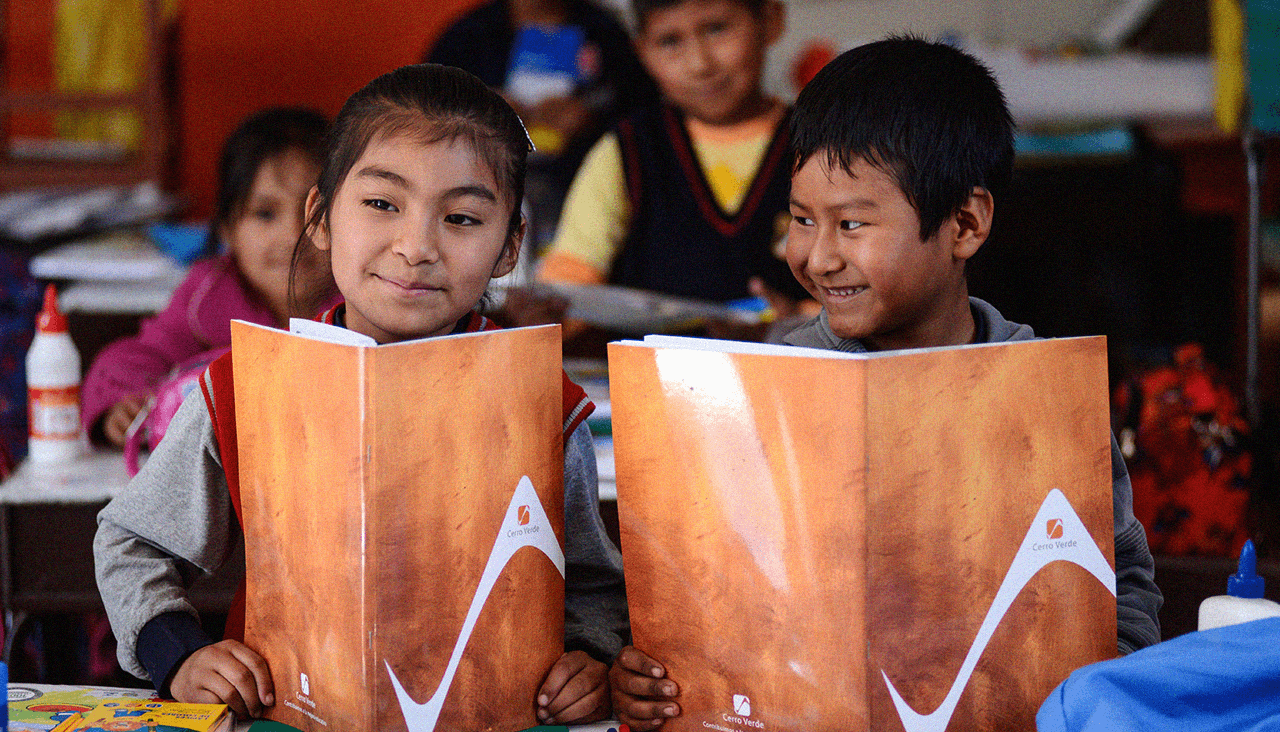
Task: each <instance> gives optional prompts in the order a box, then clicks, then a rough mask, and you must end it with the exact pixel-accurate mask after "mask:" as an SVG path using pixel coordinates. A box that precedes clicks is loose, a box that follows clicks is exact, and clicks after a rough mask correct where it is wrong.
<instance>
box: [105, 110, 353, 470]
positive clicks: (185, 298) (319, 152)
mask: <svg viewBox="0 0 1280 732" xmlns="http://www.w3.org/2000/svg"><path fill="white" fill-rule="evenodd" d="M327 124H328V123H327V120H325V118H324V116H323V115H321V114H320V113H319V112H314V111H311V110H308V109H290V108H278V109H268V110H264V111H262V112H259V113H257V114H255V115H253V116H252V117H249V118H248V119H246V120H245V121H244V122H242V123H241V124H240V126H239V127H238V128H236V130H235V131H234V132H232V133H231V136H230V137H229V138H228V139H227V143H226V145H225V146H224V147H223V149H222V159H221V161H220V162H219V165H218V193H217V200H216V203H215V210H214V214H213V219H212V221H210V223H209V237H208V241H207V244H206V249H207V251H208V252H209V253H213V252H215V251H217V250H218V249H219V246H220V244H221V243H225V245H226V249H227V251H226V253H225V254H220V255H218V256H214V257H211V258H209V259H204V260H201V261H199V262H196V263H195V264H194V265H193V266H192V267H191V271H190V273H189V274H188V275H187V277H186V279H185V280H183V282H182V284H181V285H179V286H178V289H177V290H175V291H174V293H173V298H172V299H171V300H170V301H169V306H168V307H167V308H165V310H164V312H162V313H160V314H159V315H157V316H156V317H154V318H150V319H148V320H146V321H144V322H143V323H142V327H141V330H140V331H139V333H138V335H136V336H133V337H130V338H124V339H121V340H119V341H116V342H115V343H112V344H111V345H110V346H108V347H107V348H105V349H103V350H102V352H101V353H100V354H98V357H97V358H96V359H94V362H93V366H92V368H90V369H89V373H88V374H87V375H86V376H85V381H84V409H83V411H82V412H81V420H82V421H83V423H84V428H85V432H86V434H89V435H92V436H94V437H95V439H96V441H99V442H101V441H103V440H104V439H105V441H107V442H111V443H113V444H115V445H119V446H123V445H124V443H125V433H126V431H127V430H128V428H129V425H130V423H132V422H133V419H134V417H136V416H137V414H138V412H139V411H141V410H142V408H143V406H144V405H145V404H146V402H147V399H148V398H149V397H150V396H152V394H153V392H154V391H155V388H156V387H157V386H158V385H159V384H160V382H161V381H163V379H164V378H165V377H166V376H168V375H169V373H170V372H171V371H172V370H173V369H174V367H175V366H178V365H180V364H182V363H184V362H187V361H188V360H190V359H192V358H193V357H195V356H198V355H200V354H202V353H206V352H208V351H210V350H214V349H220V348H227V347H229V346H230V345H231V329H230V326H229V323H230V322H231V320H232V319H234V318H239V319H241V320H248V321H250V322H253V323H258V324H261V325H284V324H287V322H288V318H289V315H290V308H289V297H288V283H289V262H290V258H289V257H290V254H291V253H292V252H293V248H294V244H295V243H296V242H297V240H298V236H299V234H300V233H301V232H302V217H303V203H304V201H305V199H306V195H307V191H308V190H309V189H310V188H311V187H312V186H313V185H315V182H316V177H317V175H318V174H319V170H320V161H321V159H322V157H323V155H324V135H325V128H326V126H327ZM311 312H314V311H311ZM311 312H308V313H307V314H308V315H310V314H311Z"/></svg>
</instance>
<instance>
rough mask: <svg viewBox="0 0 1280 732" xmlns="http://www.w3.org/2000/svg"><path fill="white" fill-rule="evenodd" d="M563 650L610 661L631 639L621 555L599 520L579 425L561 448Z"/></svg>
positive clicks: (589, 452)
mask: <svg viewBox="0 0 1280 732" xmlns="http://www.w3.org/2000/svg"><path fill="white" fill-rule="evenodd" d="M564 536H565V539H564V543H565V552H564V553H565V587H564V595H565V598H564V635H565V650H570V651H573V650H582V651H586V652H587V653H588V654H590V655H591V656H592V657H593V658H596V659H597V660H600V661H603V662H605V663H612V662H613V659H614V658H615V657H616V656H617V655H618V653H619V651H621V650H622V646H624V645H626V644H627V643H630V642H631V626H630V623H629V622H628V620H627V595H626V589H625V587H624V586H623V581H622V555H621V553H619V552H618V548H617V547H616V546H614V544H613V542H612V541H611V540H610V539H609V537H608V535H607V534H605V530H604V522H603V521H602V520H601V519H600V486H599V483H598V481H597V478H596V456H595V450H594V448H593V447H592V443H591V432H590V431H589V430H588V429H587V426H586V424H585V423H584V424H581V425H579V426H578V428H577V429H576V430H574V432H573V434H572V435H571V436H570V437H569V441H568V442H567V443H565V446H564Z"/></svg>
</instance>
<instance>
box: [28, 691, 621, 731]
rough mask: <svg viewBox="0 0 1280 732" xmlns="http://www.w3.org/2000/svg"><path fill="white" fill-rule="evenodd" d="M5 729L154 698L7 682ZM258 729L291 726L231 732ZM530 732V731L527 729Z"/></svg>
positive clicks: (42, 726)
mask: <svg viewBox="0 0 1280 732" xmlns="http://www.w3.org/2000/svg"><path fill="white" fill-rule="evenodd" d="M8 691H9V695H8V696H9V717H10V721H9V729H10V730H11V732H48V730H51V729H53V728H54V727H55V726H57V724H58V722H59V721H61V719H62V718H65V715H64V714H63V713H59V712H57V711H56V710H49V711H41V712H36V711H33V710H32V709H31V707H32V706H33V705H34V706H36V707H37V708H39V707H42V706H46V705H47V706H50V707H52V706H55V705H56V706H69V707H72V708H74V707H90V708H92V707H93V706H96V703H97V702H98V701H99V700H102V699H110V698H113V697H128V698H132V699H154V698H155V694H154V693H152V692H151V691H150V690H149V689H118V688H110V687H101V686H55V685H50V684H23V683H13V684H9V689H8ZM259 728H261V729H263V730H264V732H265V730H267V729H271V730H278V729H293V728H292V727H284V726H283V725H275V724H267V723H262V724H256V723H253V722H239V723H237V724H236V728H235V732H250V731H251V730H252V731H254V732H256V730H258V729H259ZM618 728H619V725H618V723H617V722H598V723H596V724H587V725H581V726H574V727H570V728H569V729H571V730H573V731H574V732H617V730H618ZM555 729H565V728H564V727H534V728H533V730H555ZM531 732H532V731H531Z"/></svg>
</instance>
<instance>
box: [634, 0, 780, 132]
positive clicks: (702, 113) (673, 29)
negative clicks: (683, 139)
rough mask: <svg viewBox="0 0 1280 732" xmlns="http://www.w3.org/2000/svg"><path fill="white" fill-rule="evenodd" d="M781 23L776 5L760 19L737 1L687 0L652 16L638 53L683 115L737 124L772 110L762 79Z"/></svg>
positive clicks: (767, 7)
mask: <svg viewBox="0 0 1280 732" xmlns="http://www.w3.org/2000/svg"><path fill="white" fill-rule="evenodd" d="M782 18H783V9H782V6H781V5H779V4H777V3H774V2H769V3H766V4H765V7H764V9H763V10H762V14H761V17H757V16H756V15H755V14H753V13H752V12H751V11H750V10H748V9H747V8H746V7H745V6H744V5H742V4H741V3H738V2H736V1H735V0H685V1H684V2H680V3H677V4H675V5H672V6H669V7H665V8H659V9H656V10H653V11H651V12H649V13H648V14H647V15H646V17H645V18H644V19H643V22H642V24H641V25H642V27H641V30H640V34H639V37H638V38H637V40H636V49H637V51H638V52H639V55H640V60H641V61H643V62H644V65H645V68H647V69H648V71H649V73H650V74H651V75H652V76H653V78H654V79H655V80H656V81H657V82H658V86H659V88H661V89H662V93H663V94H664V95H666V97H667V98H668V99H669V100H670V101H671V102H672V103H673V104H675V105H676V106H677V107H679V108H680V110H681V111H683V112H684V113H685V114H687V115H689V116H690V117H693V118H694V119H696V120H699V121H700V122H705V123H707V124H711V125H728V124H735V123H737V122H741V121H743V120H746V119H750V118H751V117H753V116H755V115H757V114H760V113H762V112H763V111H765V110H766V109H768V107H769V102H768V100H766V99H765V97H764V95H763V93H762V92H761V90H760V77H761V74H762V73H763V69H764V56H765V49H766V48H767V47H768V46H769V45H770V44H771V43H773V42H774V41H775V40H777V38H778V36H779V35H780V34H781V33H782V26H783V20H782Z"/></svg>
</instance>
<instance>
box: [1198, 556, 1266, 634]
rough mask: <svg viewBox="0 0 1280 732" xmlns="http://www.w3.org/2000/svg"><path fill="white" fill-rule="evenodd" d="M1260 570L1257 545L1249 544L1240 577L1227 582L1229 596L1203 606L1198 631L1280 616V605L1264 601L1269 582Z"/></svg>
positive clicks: (1238, 568) (1238, 572) (1238, 571)
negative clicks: (1255, 549)
mask: <svg viewBox="0 0 1280 732" xmlns="http://www.w3.org/2000/svg"><path fill="white" fill-rule="evenodd" d="M1257 566H1258V558H1257V554H1255V553H1254V550H1253V542H1252V541H1248V540H1246V541H1245V543H1244V548H1243V549H1241V550H1240V564H1239V566H1238V567H1237V569H1236V573H1235V574H1233V575H1231V576H1230V577H1228V578H1227V594H1225V595H1215V596H1214V597H1210V598H1208V599H1206V600H1205V601H1204V602H1202V603H1200V626H1199V628H1198V630H1209V629H1210V628H1221V627H1222V626H1224V625H1235V624H1236V623H1247V622H1249V621H1250V620H1261V619H1262V618H1271V617H1277V616H1280V603H1275V602H1272V601H1271V600H1264V599H1263V598H1262V591H1263V590H1264V589H1266V584H1267V581H1266V579H1264V578H1263V577H1261V576H1259V575H1258V573H1257Z"/></svg>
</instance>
